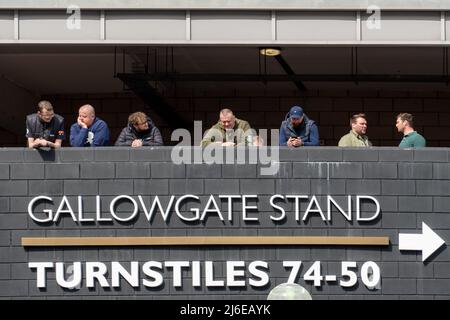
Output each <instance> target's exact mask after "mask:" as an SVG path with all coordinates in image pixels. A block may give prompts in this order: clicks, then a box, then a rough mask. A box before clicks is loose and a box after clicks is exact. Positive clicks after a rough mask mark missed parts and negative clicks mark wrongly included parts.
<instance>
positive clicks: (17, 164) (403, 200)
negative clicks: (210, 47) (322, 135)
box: [0, 98, 450, 299]
mask: <svg viewBox="0 0 450 320" xmlns="http://www.w3.org/2000/svg"><path fill="white" fill-rule="evenodd" d="M380 99H387V98H380ZM387 100H391V99H387ZM394 100H395V99H394ZM394 102H395V101H394ZM370 103H375V102H373V101H372V102H370ZM386 103H387V102H386ZM394 105H395V103H394ZM387 106H388V107H389V106H390V104H389V103H387ZM170 151H171V149H170V148H151V149H140V150H133V149H127V148H118V149H115V148H98V149H89V150H88V149H82V148H79V149H77V148H74V149H61V150H57V151H55V152H49V153H46V154H43V153H39V152H38V151H35V150H28V149H19V148H17V149H5V150H0V299H11V298H12V299H17V298H20V299H23V298H37V297H41V298H42V297H47V298H58V297H62V296H64V297H68V296H72V297H79V298H90V297H91V298H92V297H97V298H102V297H104V298H109V297H110V296H114V297H123V298H137V297H139V298H142V297H146V298H148V299H165V298H170V297H172V298H176V299H187V298H197V299H248V298H253V299H265V297H267V295H268V293H269V292H270V290H271V289H272V288H273V287H274V286H275V285H277V284H279V283H283V282H286V281H287V279H288V276H289V273H288V271H289V270H288V269H286V268H284V267H283V266H282V264H281V263H282V261H288V260H289V261H292V260H293V261H302V269H301V277H300V278H298V279H297V282H298V283H300V284H301V285H303V286H304V287H305V288H307V289H308V290H309V291H310V292H311V294H312V296H313V298H315V299H348V298H351V299H380V298H381V299H406V298H411V299H413V298H419V299H434V298H439V299H442V298H447V299H450V285H449V283H450V272H449V266H450V251H448V249H447V248H446V246H443V247H441V248H440V249H439V250H437V252H436V253H434V254H433V255H432V256H431V258H430V259H429V260H428V261H427V262H426V263H423V262H422V256H421V253H420V252H418V251H402V252H400V251H399V247H398V245H399V244H398V234H399V233H400V232H404V233H420V232H421V226H422V221H423V222H425V223H427V225H429V226H430V227H431V228H432V229H433V230H434V231H435V232H436V233H437V234H439V235H440V236H441V237H442V238H443V239H444V240H445V241H446V243H449V241H450V174H449V173H448V171H449V170H448V169H449V168H450V167H449V163H450V150H448V149H434V148H429V149H427V150H426V152H424V151H425V150H417V151H414V150H398V149H396V148H372V149H369V150H364V149H339V148H333V147H324V148H302V149H298V150H287V149H282V150H280V159H279V161H280V164H281V166H280V172H279V173H277V174H276V175H274V176H261V174H260V166H259V165H256V164H242V165H238V164H236V165H231V164H226V165H219V164H214V165H206V164H195V165H191V164H186V165H185V164H182V165H176V164H174V163H172V162H171V161H170ZM98 194H99V195H101V196H102V199H101V207H102V213H104V215H106V214H107V212H108V211H109V206H108V204H109V202H110V201H111V200H112V199H113V198H114V197H115V196H117V195H121V194H125V195H130V196H137V195H142V197H143V200H144V203H145V204H146V206H147V207H148V206H149V204H150V202H151V199H153V197H154V196H155V195H158V196H160V200H161V203H162V205H163V206H164V207H165V206H166V205H167V204H168V203H169V200H170V196H171V195H175V196H180V195H184V194H194V195H197V196H199V197H200V199H201V203H202V204H203V205H204V204H205V203H206V201H207V199H208V198H209V195H211V194H213V195H218V194H224V195H225V194H256V195H257V196H258V201H250V202H249V204H250V205H257V206H258V210H251V211H249V212H248V216H249V217H258V218H259V221H258V222H257V223H253V222H245V221H243V220H242V219H241V217H240V212H241V207H240V206H241V203H240V202H237V203H234V204H233V222H232V223H230V222H229V221H225V222H222V221H220V219H219V218H218V217H217V216H216V215H213V214H211V215H210V216H209V217H208V219H207V220H206V221H205V222H204V223H198V222H193V223H184V222H182V221H180V219H178V218H177V217H176V215H175V213H174V212H172V217H171V218H170V219H169V221H168V222H164V221H163V220H162V218H161V216H160V215H156V216H155V217H154V218H153V220H152V221H151V223H149V221H147V219H146V218H145V215H144V213H143V212H142V210H140V211H139V216H138V217H137V218H136V219H135V220H133V221H131V222H129V223H119V222H117V221H114V222H113V223H110V222H104V223H101V222H89V223H74V222H73V221H72V220H71V219H70V217H69V215H68V214H63V217H62V218H61V219H60V221H59V222H58V223H57V224H53V223H48V224H38V223H36V222H34V221H33V220H31V218H29V217H28V215H27V206H28V203H29V201H30V200H31V199H32V198H33V197H35V196H36V195H46V196H50V197H53V198H54V202H55V206H53V209H54V210H56V207H57V205H58V204H59V201H60V200H61V198H62V196H63V195H66V196H67V197H68V198H69V201H70V203H71V204H73V205H74V206H77V199H76V197H77V196H79V195H81V196H83V205H84V207H85V217H87V218H89V217H94V216H95V210H94V208H95V195H98ZM273 194H281V195H308V196H312V195H315V196H317V200H318V203H319V205H320V206H321V208H322V209H323V210H326V196H327V195H331V196H333V197H334V198H335V199H336V200H337V201H339V203H340V204H341V205H342V206H343V207H345V208H346V198H347V197H346V196H347V195H353V196H354V195H370V196H373V197H375V198H376V199H377V200H378V201H379V203H380V206H381V210H382V214H381V217H380V218H379V219H377V220H376V221H373V222H367V223H360V222H356V221H352V222H347V221H346V220H345V219H344V218H343V217H342V215H340V214H338V213H337V210H333V211H332V221H330V222H327V223H324V222H323V221H322V220H321V219H320V218H319V216H318V215H317V214H315V215H311V216H310V217H309V218H308V219H307V220H306V221H295V217H294V211H293V210H294V205H293V201H288V202H286V203H279V205H280V206H281V207H283V208H285V210H286V219H285V220H284V221H280V222H277V223H275V222H273V221H271V220H270V218H269V216H270V215H275V213H276V212H275V211H274V209H273V208H272V207H271V206H270V205H269V199H270V197H271V196H272V195H273ZM194 205H197V206H198V202H189V203H185V204H183V205H182V206H181V208H180V211H181V213H182V214H184V215H185V216H189V215H190V216H192V212H190V211H189V208H190V207H192V206H194ZM219 206H220V208H221V209H222V210H223V212H225V211H226V210H227V203H226V202H225V201H219ZM306 206H307V203H306V202H304V201H302V202H301V204H300V212H301V213H304V210H305V209H306ZM49 207H52V206H51V205H50V204H42V205H40V206H39V207H38V208H39V210H42V209H45V208H47V209H48V208H49ZM363 209H364V206H363ZM74 211H75V213H76V214H77V212H78V211H77V209H76V207H75V208H74ZM130 212H131V207H130V205H129V204H127V203H122V204H118V206H117V213H118V215H122V216H127V215H129V214H130ZM224 215H225V214H224ZM231 235H235V236H237V235H240V236H255V237H258V236H388V237H389V239H390V245H389V246H385V247H370V248H369V247H355V246H353V247H352V246H348V247H347V246H341V247H334V246H256V247H252V246H239V247H235V246H206V247H204V246H192V247H174V246H168V247H112V248H111V247H109V248H108V247H106V248H99V247H94V248H91V247H89V248H88V247H80V248H61V247H57V248H24V247H22V245H21V238H22V237H53V236H120V237H124V236H231ZM150 260H155V261H195V260H198V261H205V260H210V261H214V266H215V272H216V273H215V277H216V278H217V279H220V280H226V271H225V264H226V261H231V260H242V261H245V263H246V265H248V264H249V263H250V262H252V261H254V260H264V261H267V263H268V264H269V272H268V273H269V275H270V283H269V285H267V286H266V287H264V288H253V287H251V286H249V285H248V283H247V285H246V286H245V287H243V288H239V289H230V288H227V287H225V288H223V289H222V288H220V289H218V288H207V287H205V285H204V282H203V280H204V275H202V286H201V287H200V288H193V287H192V284H191V281H192V280H191V279H192V275H191V273H190V271H184V272H183V288H182V289H179V288H174V287H173V281H172V279H171V277H172V271H170V270H168V271H167V270H165V271H164V279H165V284H164V285H163V286H161V287H158V288H145V287H144V286H142V284H141V285H140V289H139V290H135V289H133V288H131V287H130V286H129V285H127V284H125V282H124V281H123V280H122V283H123V287H122V289H121V290H115V289H114V290H105V289H102V288H100V287H99V286H98V285H97V287H96V289H95V290H88V289H87V288H86V287H85V284H84V283H83V285H82V288H81V289H80V290H65V289H62V288H61V287H59V285H58V284H57V283H56V278H55V271H54V270H53V271H51V272H49V273H48V287H47V289H46V290H39V289H38V288H36V272H35V271H31V270H30V269H29V268H28V266H27V264H28V262H39V261H50V262H65V263H66V264H67V265H70V264H71V263H72V262H74V261H82V262H86V261H101V262H103V263H106V264H107V265H108V263H110V262H111V261H120V262H123V265H124V266H127V265H128V262H129V261H139V262H140V263H141V265H142V264H143V263H144V262H146V261H150ZM315 261H321V267H322V275H327V274H329V275H331V274H336V275H337V276H338V281H337V282H334V283H331V282H326V281H323V282H322V283H321V287H320V288H316V287H314V286H313V285H312V283H311V282H305V281H304V279H303V275H304V273H305V272H306V271H307V270H308V268H309V267H310V266H311V265H312V264H313V263H314V262H315ZM342 261H356V262H357V266H358V267H357V274H358V284H357V285H356V286H354V287H352V288H343V287H341V286H340V285H339V280H342V277H341V276H340V273H341V262H342ZM366 261H374V262H375V263H377V265H378V266H379V267H380V269H381V276H382V280H381V285H379V287H378V288H376V289H374V290H369V289H368V288H366V287H365V286H364V284H363V283H362V282H361V278H360V273H359V272H360V271H361V266H362V264H363V263H364V262H366ZM247 274H248V272H247ZM141 275H142V274H141ZM108 277H110V276H108ZM141 278H142V276H141ZM247 281H248V280H247Z"/></svg>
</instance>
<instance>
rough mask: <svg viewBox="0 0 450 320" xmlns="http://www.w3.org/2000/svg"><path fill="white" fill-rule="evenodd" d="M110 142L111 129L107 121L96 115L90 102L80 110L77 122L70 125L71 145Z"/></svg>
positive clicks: (81, 145) (105, 143)
mask: <svg viewBox="0 0 450 320" xmlns="http://www.w3.org/2000/svg"><path fill="white" fill-rule="evenodd" d="M108 143H109V129H108V125H107V124H106V122H105V121H103V120H101V119H100V118H98V117H96V116H95V109H94V107H93V106H91V105H90V104H85V105H84V106H81V108H80V109H79V110H78V119H77V123H74V124H73V125H72V127H70V145H71V146H72V147H100V146H107V145H108Z"/></svg>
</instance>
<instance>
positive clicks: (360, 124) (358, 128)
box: [338, 113, 372, 147]
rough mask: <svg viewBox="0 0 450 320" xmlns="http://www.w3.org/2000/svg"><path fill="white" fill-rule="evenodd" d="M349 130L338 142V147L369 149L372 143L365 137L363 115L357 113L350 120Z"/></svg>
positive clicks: (365, 123)
mask: <svg viewBox="0 0 450 320" xmlns="http://www.w3.org/2000/svg"><path fill="white" fill-rule="evenodd" d="M350 127H351V128H352V130H350V132H349V133H347V134H346V135H345V136H343V137H342V138H341V140H339V144H338V146H339V147H370V146H372V142H370V141H369V138H368V137H367V136H366V132H367V120H366V115H365V114H364V113H358V114H355V115H353V116H352V117H351V118H350Z"/></svg>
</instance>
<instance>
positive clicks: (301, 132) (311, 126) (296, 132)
mask: <svg viewBox="0 0 450 320" xmlns="http://www.w3.org/2000/svg"><path fill="white" fill-rule="evenodd" d="M290 137H300V138H301V139H302V143H303V145H304V146H318V145H319V129H318V128H317V125H316V123H315V121H314V120H311V119H309V118H308V117H307V116H306V114H304V115H303V121H302V123H301V124H300V125H299V126H298V127H293V126H292V124H291V119H290V117H289V112H288V113H287V114H286V117H285V119H284V121H283V122H282V123H281V128H280V146H287V141H288V140H289V138H290Z"/></svg>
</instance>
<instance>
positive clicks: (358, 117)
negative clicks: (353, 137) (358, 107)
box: [350, 113, 367, 135]
mask: <svg viewBox="0 0 450 320" xmlns="http://www.w3.org/2000/svg"><path fill="white" fill-rule="evenodd" d="M350 126H351V127H352V131H353V132H355V133H356V134H359V135H364V134H366V132H367V120H366V115H365V114H364V113H358V114H354V115H353V116H352V117H351V118H350Z"/></svg>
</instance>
